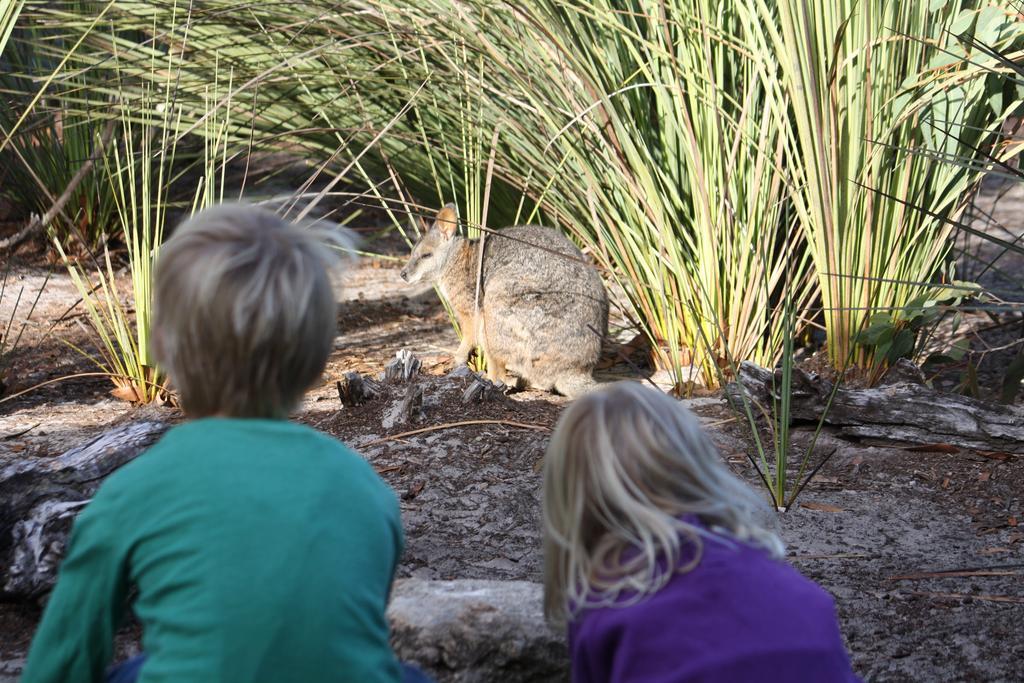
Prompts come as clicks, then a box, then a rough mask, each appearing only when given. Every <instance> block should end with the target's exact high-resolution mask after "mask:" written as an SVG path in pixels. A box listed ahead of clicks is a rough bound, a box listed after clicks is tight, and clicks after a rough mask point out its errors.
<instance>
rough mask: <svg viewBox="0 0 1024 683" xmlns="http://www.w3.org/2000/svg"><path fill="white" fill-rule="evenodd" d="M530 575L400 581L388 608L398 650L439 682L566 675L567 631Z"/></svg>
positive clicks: (509, 681) (506, 682)
mask: <svg viewBox="0 0 1024 683" xmlns="http://www.w3.org/2000/svg"><path fill="white" fill-rule="evenodd" d="M542 596H543V588H542V587H541V585H540V584H538V583H531V582H529V581H483V580H469V579H467V580H459V581H424V580H421V579H403V580H399V581H396V582H395V587H394V591H393V593H392V597H391V606H390V608H389V609H388V616H389V618H390V620H391V630H392V636H391V639H392V645H393V646H394V648H395V652H396V653H397V654H398V656H399V658H400V659H402V660H403V661H407V662H412V663H415V664H417V665H418V666H420V667H421V668H423V670H424V671H426V672H427V673H428V674H429V675H431V676H433V677H434V678H435V679H436V680H437V681H439V683H455V682H458V683H484V682H489V681H494V682H496V683H497V682H498V681H500V682H501V683H518V682H520V681H522V682H526V681H530V682H531V683H533V682H537V683H540V682H544V681H567V680H569V660H568V654H567V650H566V645H565V636H564V634H562V633H558V632H556V631H555V630H553V629H552V628H551V627H550V626H548V624H547V623H546V622H545V620H544V614H543V608H542Z"/></svg>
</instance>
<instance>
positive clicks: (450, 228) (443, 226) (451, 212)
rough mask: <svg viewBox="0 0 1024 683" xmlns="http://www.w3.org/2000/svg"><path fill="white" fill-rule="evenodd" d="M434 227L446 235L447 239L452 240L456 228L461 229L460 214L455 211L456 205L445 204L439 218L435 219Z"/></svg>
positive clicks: (438, 215)
mask: <svg viewBox="0 0 1024 683" xmlns="http://www.w3.org/2000/svg"><path fill="white" fill-rule="evenodd" d="M434 227H435V228H437V231H438V232H440V233H441V234H442V235H444V238H445V239H449V240H450V239H451V238H452V236H453V235H454V234H455V230H456V228H458V227H459V214H458V212H457V211H456V210H455V205H454V204H451V203H449V204H445V205H444V208H442V209H441V210H440V211H438V212H437V217H436V218H435V219H434Z"/></svg>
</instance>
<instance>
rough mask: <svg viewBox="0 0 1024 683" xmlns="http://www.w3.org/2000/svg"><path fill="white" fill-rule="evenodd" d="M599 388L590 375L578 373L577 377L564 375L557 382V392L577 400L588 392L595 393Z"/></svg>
mask: <svg viewBox="0 0 1024 683" xmlns="http://www.w3.org/2000/svg"><path fill="white" fill-rule="evenodd" d="M598 386H600V385H599V384H598V383H597V382H595V381H594V378H593V377H591V376H590V374H589V373H582V372H581V373H578V374H575V375H563V376H562V377H559V378H558V379H557V380H555V391H557V392H558V393H560V394H561V395H562V396H568V397H569V398H577V397H578V396H581V395H583V394H585V393H587V392H588V391H593V390H594V389H596V388H597V387H598Z"/></svg>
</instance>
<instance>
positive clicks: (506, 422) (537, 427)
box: [359, 420, 551, 448]
mask: <svg viewBox="0 0 1024 683" xmlns="http://www.w3.org/2000/svg"><path fill="white" fill-rule="evenodd" d="M469 425H506V426H508V427H517V428H518V429H533V430H536V431H538V432H550V431H551V427H549V426H547V425H537V424H527V423H525V422H513V421H511V420H463V421H462V422H447V423H445V424H440V425H431V426H430V427H422V428H420V429H413V430H412V431H408V432H402V433H400V434H392V435H391V436H385V437H384V438H382V439H374V440H373V441H371V442H369V443H364V444H360V445H359V448H369V447H370V446H376V445H378V444H382V443H386V442H388V441H397V440H399V439H402V438H404V437H406V436H413V435H414V434H423V433H425V432H435V431H438V430H441V429H452V428H454V427H466V426H469Z"/></svg>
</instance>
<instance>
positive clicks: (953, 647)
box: [0, 243, 1024, 681]
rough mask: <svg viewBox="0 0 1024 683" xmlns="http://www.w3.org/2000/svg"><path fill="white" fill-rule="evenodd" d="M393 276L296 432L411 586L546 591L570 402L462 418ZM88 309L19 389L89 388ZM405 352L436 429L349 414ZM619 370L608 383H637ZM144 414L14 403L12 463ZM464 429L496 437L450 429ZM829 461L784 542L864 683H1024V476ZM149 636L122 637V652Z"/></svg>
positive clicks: (58, 394) (437, 339)
mask: <svg viewBox="0 0 1024 683" xmlns="http://www.w3.org/2000/svg"><path fill="white" fill-rule="evenodd" d="M385 246H386V247H387V249H388V250H389V251H391V252H393V253H399V252H400V251H401V246H400V245H399V244H397V243H392V244H390V245H385ZM397 267H398V264H397V263H395V262H394V261H389V260H383V259H377V260H373V259H364V260H362V261H361V262H360V263H359V264H358V265H357V266H356V267H355V268H353V269H352V270H351V271H350V273H349V274H348V275H347V276H346V280H345V283H344V290H343V291H344V297H345V301H344V302H343V303H342V305H341V307H340V310H339V330H340V331H339V337H338V340H337V343H336V350H335V352H334V354H333V355H332V358H331V362H330V364H329V367H328V370H327V372H326V373H325V376H324V380H323V382H322V384H321V385H320V386H318V387H317V388H316V389H315V390H314V391H312V392H310V394H309V396H308V397H307V400H306V401H305V403H304V405H303V409H302V411H301V413H300V414H299V415H298V417H297V419H299V420H301V421H304V422H307V423H309V424H311V425H313V426H315V427H317V428H319V429H322V430H324V431H327V432H329V433H332V434H334V435H336V436H338V437H340V438H342V439H344V440H345V441H347V442H348V443H350V444H351V445H353V446H354V447H356V448H357V449H359V450H360V451H361V452H363V453H364V454H365V455H366V456H367V457H368V459H369V460H370V461H371V463H372V464H373V465H374V466H375V467H376V468H377V469H378V471H379V472H380V473H381V475H382V476H383V477H384V478H385V479H386V480H387V481H388V483H389V484H390V485H391V486H392V487H393V488H394V490H395V491H396V493H397V494H398V495H399V496H400V498H401V505H402V513H403V521H404V524H405V529H406V534H407V550H406V554H405V557H404V558H403V561H402V565H401V569H400V574H401V575H403V576H417V577H423V578H438V579H447V578H499V579H529V580H534V581H536V580H539V579H540V528H539V491H540V484H541V480H540V474H539V469H540V465H541V463H542V458H543V453H544V448H545V446H546V443H547V438H548V434H549V430H550V428H551V426H552V425H553V424H554V422H555V421H556V419H557V417H558V414H559V412H560V411H561V409H562V408H563V406H564V404H565V400H564V399H561V398H559V397H555V396H550V395H546V394H538V393H535V392H524V393H520V394H516V395H513V396H511V397H509V398H507V399H504V400H493V401H487V402H480V403H472V404H464V403H463V402H462V399H461V393H462V388H463V386H464V384H465V383H466V382H467V381H468V380H466V379H464V378H454V379H453V378H446V377H444V376H443V373H445V372H446V371H447V370H448V369H449V362H448V361H449V358H448V355H447V351H449V350H450V349H452V348H453V347H454V346H455V345H456V339H455V337H454V334H453V332H452V330H451V328H450V326H449V325H448V322H447V318H446V315H445V313H444V311H443V309H442V308H441V306H440V305H439V304H438V302H437V300H436V297H435V296H434V295H433V292H432V290H429V289H426V290H424V289H412V288H408V287H406V286H404V285H403V283H401V281H400V280H399V279H398V277H397ZM17 273H18V277H19V278H20V279H19V281H20V282H23V283H25V284H26V285H27V287H28V289H31V288H32V287H33V286H36V285H37V284H38V283H40V282H41V280H42V273H41V272H40V271H39V270H38V269H37V268H36V269H19V270H18V271H17ZM76 298H77V295H76V294H75V292H74V291H73V288H71V286H70V282H69V281H68V280H67V278H66V277H64V276H62V275H55V276H54V277H53V279H52V280H51V282H50V283H49V284H48V286H47V288H46V290H45V292H44V294H43V297H42V299H41V300H40V306H39V308H38V309H37V312H36V316H35V317H34V319H33V321H31V328H30V330H31V332H30V333H28V334H27V337H26V339H27V340H28V343H27V344H26V345H24V346H23V350H22V352H21V353H20V355H19V356H18V357H17V358H16V359H15V364H14V367H13V373H12V380H11V381H12V384H13V387H14V389H17V388H21V387H27V386H30V385H32V384H35V383H38V382H41V381H45V380H47V379H52V378H55V377H59V376H62V375H66V374H69V373H75V372H88V371H90V370H91V369H92V368H91V366H90V364H89V363H88V361H86V360H84V359H83V358H81V357H79V356H78V355H77V354H76V353H75V352H74V351H72V350H70V349H69V348H68V347H67V346H66V345H65V344H64V343H63V341H62V340H65V339H66V340H70V341H72V342H73V343H76V344H82V343H88V338H87V335H86V334H85V333H84V331H82V330H81V329H80V326H79V324H78V322H77V319H76V318H74V316H75V315H77V314H76V313H74V312H73V313H72V314H71V316H70V319H66V320H64V321H62V322H60V323H58V324H57V325H56V326H55V327H54V329H53V332H52V333H51V334H50V335H49V336H44V335H45V332H46V331H47V330H48V329H49V328H50V326H51V325H52V324H53V321H54V320H56V319H58V318H59V317H60V316H61V315H63V314H64V312H65V311H66V310H67V309H68V308H69V307H70V306H71V305H72V304H73V303H74V301H75V299H76ZM6 305H9V304H7V303H6V302H4V303H3V305H2V306H0V319H5V316H6V315H8V314H9V310H7V309H4V308H3V306H6ZM401 348H409V349H411V350H412V351H413V352H415V353H416V354H417V356H418V357H419V358H421V359H422V360H423V362H424V372H425V376H424V378H423V379H422V380H421V382H422V383H423V387H424V400H423V415H422V417H420V418H419V419H418V420H415V421H413V422H412V423H407V424H401V423H394V424H388V422H389V420H388V419H386V418H387V417H388V416H389V411H390V410H391V406H392V405H393V403H394V401H395V400H396V399H397V398H399V397H400V394H401V392H402V391H404V390H405V389H404V388H402V387H391V388H388V389H386V393H385V395H383V396H381V397H379V398H377V399H375V400H373V401H370V402H368V403H366V404H364V405H361V406H356V407H348V408H342V407H341V405H340V403H339V400H338V397H337V391H336V388H335V382H336V381H337V380H338V379H340V378H341V377H342V375H343V374H344V373H345V372H348V371H358V372H362V373H368V374H376V373H378V372H380V371H381V369H382V368H383V366H384V364H385V363H386V362H387V361H388V360H389V359H390V358H392V357H393V355H394V354H395V352H396V351H398V350H399V349H401ZM611 365H612V367H610V368H609V369H608V370H607V371H606V374H605V377H606V378H614V377H616V376H621V375H623V374H628V373H629V372H630V368H628V367H623V366H621V365H614V364H611ZM690 406H691V408H692V409H694V410H695V411H696V412H697V413H698V414H699V415H700V416H701V417H702V419H703V420H704V421H705V423H706V424H707V425H708V426H709V428H710V429H712V431H713V433H714V436H715V439H716V441H717V442H718V444H719V446H720V448H721V451H722V454H723V456H724V457H725V458H726V459H727V460H728V462H729V463H730V464H731V466H733V467H734V469H735V470H736V471H737V472H738V473H740V474H741V475H742V476H744V477H746V478H747V479H748V480H749V481H750V482H751V483H752V484H753V485H757V476H756V474H755V473H754V471H753V469H752V467H751V466H750V465H749V463H748V460H747V458H746V456H745V455H744V454H745V453H746V452H749V451H750V444H749V435H747V434H745V433H744V430H743V428H742V423H740V422H739V421H737V420H735V417H734V416H733V415H732V414H731V413H730V412H729V411H728V409H727V408H726V407H725V406H724V405H723V404H722V402H721V400H719V399H718V398H715V397H709V398H700V399H693V400H691V401H690ZM163 410H164V411H165V412H166V414H167V415H168V416H173V415H174V413H173V411H171V410H170V409H163ZM131 414H132V409H130V408H129V407H127V406H126V405H125V404H123V403H120V402H118V401H115V400H113V399H111V398H110V397H109V396H108V395H107V386H106V384H105V383H104V381H103V380H102V379H96V378H82V379H78V380H68V381H66V382H61V383H58V384H54V385H50V386H47V387H45V388H43V389H40V390H38V391H36V392H33V393H30V394H27V395H26V396H24V397H21V398H18V399H17V400H15V401H10V402H7V403H0V458H21V457H48V456H52V455H55V454H57V453H60V452H62V451H63V450H65V449H66V448H68V447H69V446H71V445H73V444H76V443H79V442H81V441H83V440H85V439H86V438H88V436H89V435H90V434H92V433H94V432H96V431H99V430H101V429H103V428H104V427H105V426H106V425H108V424H109V423H111V422H113V421H119V420H123V419H126V418H129V417H130V416H131ZM467 420H489V421H490V422H488V423H486V424H472V425H454V424H453V423H458V422H462V421H467ZM511 423H516V424H511ZM524 425H525V426H524ZM423 428H430V429H429V431H423V432H420V433H416V434H406V432H409V431H412V430H417V429H423ZM24 430H30V431H28V432H27V433H24V434H20V432H22V431H24ZM804 438H806V437H804ZM825 456H829V457H830V459H829V461H828V464H827V465H826V466H825V467H824V468H823V469H822V470H821V472H820V474H819V476H818V477H817V478H816V480H815V481H814V482H813V483H812V484H811V485H810V486H809V487H808V489H807V490H806V491H805V492H804V494H803V496H802V498H801V500H800V504H799V505H798V506H796V507H794V509H792V510H790V511H789V512H788V513H785V514H782V515H779V517H778V523H779V526H780V530H781V533H782V535H783V537H784V539H785V540H786V542H787V543H788V545H789V553H790V560H791V561H792V562H793V563H794V564H795V565H796V566H797V567H799V568H800V569H801V571H803V572H805V573H806V574H807V575H808V576H810V577H811V578H813V579H815V580H817V581H819V582H820V583H821V584H822V585H823V586H824V587H825V588H826V589H828V590H829V591H830V592H831V593H832V594H833V595H834V596H835V597H836V600H837V604H838V608H839V615H840V619H841V622H842V627H843V631H844V633H845V636H846V639H847V643H848V646H849V648H850V651H851V654H852V657H853V661H854V665H855V668H856V670H857V671H858V673H859V674H860V675H862V676H863V677H864V678H865V679H866V680H869V681H933V680H934V681H939V680H941V681H1019V680H1024V664H1022V662H1024V639H1022V638H1021V635H1020V634H1021V633H1022V632H1024V581H1022V577H1024V527H1021V526H1018V524H1019V523H1020V521H1021V520H1024V510H1022V509H1021V506H1022V503H1021V497H1022V494H1024V462H1022V460H1021V459H1020V458H1013V457H1005V458H1003V459H991V457H985V456H983V455H980V454H977V453H973V452H969V451H959V452H943V451H939V452H934V451H933V452H927V451H914V450H906V449H901V448H880V447H867V446H863V445H859V444H853V443H848V442H844V441H840V440H838V439H836V438H834V437H832V436H831V435H828V434H826V435H825V436H824V437H823V438H822V440H821V441H820V442H819V444H818V447H817V449H816V453H815V457H816V458H817V457H825ZM941 572H947V573H948V574H946V575H944V576H943V575H937V573H941ZM37 618H38V610H37V608H36V607H35V606H33V605H10V604H8V605H0V681H5V680H13V677H14V676H16V674H17V671H18V669H19V668H20V664H21V660H22V657H23V656H24V652H25V648H26V646H27V644H28V642H29V640H30V638H31V631H32V629H33V628H34V623H35V620H36V619H37ZM765 618H766V619H770V618H771V616H770V615H765ZM135 636H136V634H135V633H134V632H133V631H132V630H131V629H129V630H128V631H126V632H125V633H124V634H123V636H122V638H121V641H120V643H121V644H120V649H121V651H122V652H130V651H131V650H132V649H133V648H134V647H135Z"/></svg>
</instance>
